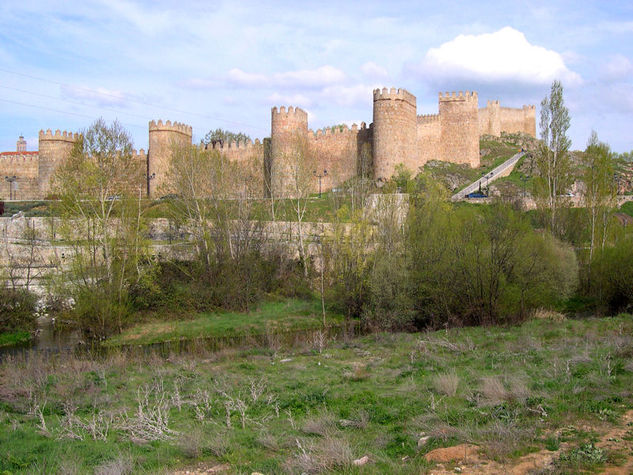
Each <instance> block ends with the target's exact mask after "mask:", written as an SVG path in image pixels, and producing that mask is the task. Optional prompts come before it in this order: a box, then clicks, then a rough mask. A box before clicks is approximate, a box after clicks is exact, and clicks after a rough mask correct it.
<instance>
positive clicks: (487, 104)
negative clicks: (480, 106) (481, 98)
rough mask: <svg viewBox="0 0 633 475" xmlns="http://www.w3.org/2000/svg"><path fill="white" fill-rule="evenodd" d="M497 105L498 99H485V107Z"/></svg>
mask: <svg viewBox="0 0 633 475" xmlns="http://www.w3.org/2000/svg"><path fill="white" fill-rule="evenodd" d="M498 105H499V101H498V100H496V101H491V100H488V101H486V107H488V106H498Z"/></svg>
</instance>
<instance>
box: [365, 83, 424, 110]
mask: <svg viewBox="0 0 633 475" xmlns="http://www.w3.org/2000/svg"><path fill="white" fill-rule="evenodd" d="M393 100H399V101H404V102H406V103H407V104H410V105H412V106H413V107H415V106H416V99H415V96H414V95H413V94H411V93H410V92H409V91H407V90H406V89H396V88H395V87H392V88H391V89H387V88H386V87H383V88H382V89H374V101H393Z"/></svg>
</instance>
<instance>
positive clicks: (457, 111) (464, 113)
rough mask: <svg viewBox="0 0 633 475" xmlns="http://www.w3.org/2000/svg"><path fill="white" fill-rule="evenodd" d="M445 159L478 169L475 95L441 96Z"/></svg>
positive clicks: (462, 93)
mask: <svg viewBox="0 0 633 475" xmlns="http://www.w3.org/2000/svg"><path fill="white" fill-rule="evenodd" d="M439 102H440V104H439V109H440V127H441V133H440V143H441V152H442V159H443V160H445V161H447V162H452V163H466V164H468V165H470V166H471V167H472V168H477V167H479V116H478V108H477V107H478V98H477V93H476V92H469V91H466V92H465V93H464V92H462V91H460V92H459V93H455V92H453V93H452V94H449V93H448V92H447V93H446V94H442V93H441V92H440V96H439Z"/></svg>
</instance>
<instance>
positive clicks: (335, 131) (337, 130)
mask: <svg viewBox="0 0 633 475" xmlns="http://www.w3.org/2000/svg"><path fill="white" fill-rule="evenodd" d="M365 128H366V126H365V123H364V122H362V123H361V128H359V127H358V125H357V124H353V125H352V127H351V128H349V127H348V126H347V125H345V124H343V125H341V126H340V127H339V126H335V127H325V128H323V129H318V130H316V131H313V130H309V131H308V132H309V133H310V134H311V135H312V136H313V137H314V138H316V139H320V138H322V137H333V136H337V135H338V136H340V135H345V134H354V135H356V134H358V131H359V130H363V129H365Z"/></svg>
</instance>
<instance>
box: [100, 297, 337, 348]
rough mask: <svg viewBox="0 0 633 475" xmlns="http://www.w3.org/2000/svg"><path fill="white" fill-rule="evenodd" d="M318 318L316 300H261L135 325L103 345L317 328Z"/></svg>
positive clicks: (330, 320)
mask: <svg viewBox="0 0 633 475" xmlns="http://www.w3.org/2000/svg"><path fill="white" fill-rule="evenodd" d="M326 316H327V322H328V323H330V324H332V323H339V322H340V318H339V317H338V316H335V315H331V314H330V313H328V314H327V315H326ZM322 321H323V317H322V313H321V303H320V302H319V301H318V300H309V301H306V300H299V299H289V300H284V301H264V302H262V303H261V304H259V306H258V307H257V308H256V309H255V310H253V311H251V312H214V313H201V314H199V315H197V316H195V317H193V318H192V319H189V320H166V321H165V320H161V321H157V322H148V323H143V324H140V325H135V326H133V327H130V328H128V329H126V330H124V331H123V333H121V334H119V335H115V336H113V337H111V338H110V339H109V340H108V341H107V342H106V345H107V346H116V345H121V344H123V345H129V344H136V345H146V344H152V343H159V342H166V341H174V340H182V339H193V338H200V337H233V336H243V335H252V334H263V333H265V332H267V331H274V332H280V331H291V330H308V329H318V328H320V327H321V326H322Z"/></svg>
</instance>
